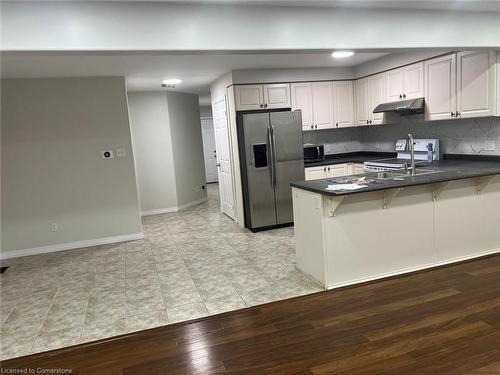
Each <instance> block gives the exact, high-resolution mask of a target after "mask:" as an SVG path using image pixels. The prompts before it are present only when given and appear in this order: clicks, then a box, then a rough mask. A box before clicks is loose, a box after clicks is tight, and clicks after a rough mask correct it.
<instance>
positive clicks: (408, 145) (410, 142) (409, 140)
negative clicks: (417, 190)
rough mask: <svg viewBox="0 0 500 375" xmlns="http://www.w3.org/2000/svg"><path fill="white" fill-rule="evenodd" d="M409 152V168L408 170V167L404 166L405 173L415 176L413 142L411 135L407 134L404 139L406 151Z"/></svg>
mask: <svg viewBox="0 0 500 375" xmlns="http://www.w3.org/2000/svg"><path fill="white" fill-rule="evenodd" d="M408 148H409V151H410V155H411V167H409V168H408V165H407V166H406V171H408V172H410V173H409V174H410V175H412V176H415V172H416V171H415V141H414V140H413V135H411V134H408V137H407V138H406V151H408Z"/></svg>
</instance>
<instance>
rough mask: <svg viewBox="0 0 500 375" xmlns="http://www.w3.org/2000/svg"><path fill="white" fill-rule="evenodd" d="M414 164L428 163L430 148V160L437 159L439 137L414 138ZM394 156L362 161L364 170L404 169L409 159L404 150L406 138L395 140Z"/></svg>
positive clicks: (408, 153)
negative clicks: (395, 155)
mask: <svg viewBox="0 0 500 375" xmlns="http://www.w3.org/2000/svg"><path fill="white" fill-rule="evenodd" d="M414 142H415V164H416V165H419V164H426V163H429V160H428V158H429V149H430V150H432V160H433V161H434V160H439V158H440V154H439V139H415V140H414ZM396 151H397V153H398V155H397V157H396V158H390V159H379V160H370V161H365V162H364V167H365V171H368V172H380V171H394V170H398V169H405V168H406V167H407V166H408V164H409V161H410V160H411V154H410V151H409V150H406V139H398V141H397V142H396Z"/></svg>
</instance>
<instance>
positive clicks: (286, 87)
mask: <svg viewBox="0 0 500 375" xmlns="http://www.w3.org/2000/svg"><path fill="white" fill-rule="evenodd" d="M263 87H264V108H267V109H273V108H290V84H288V83H275V84H269V85H264V86H263Z"/></svg>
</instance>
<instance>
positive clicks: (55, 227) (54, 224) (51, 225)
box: [50, 223, 59, 232]
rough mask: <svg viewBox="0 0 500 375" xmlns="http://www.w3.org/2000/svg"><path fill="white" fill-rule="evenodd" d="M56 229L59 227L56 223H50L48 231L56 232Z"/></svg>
mask: <svg viewBox="0 0 500 375" xmlns="http://www.w3.org/2000/svg"><path fill="white" fill-rule="evenodd" d="M58 229H59V228H58V226H57V223H52V224H50V231H51V232H57V230H58Z"/></svg>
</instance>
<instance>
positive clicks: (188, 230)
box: [0, 185, 321, 359]
mask: <svg viewBox="0 0 500 375" xmlns="http://www.w3.org/2000/svg"><path fill="white" fill-rule="evenodd" d="M208 195H209V200H208V202H206V203H204V204H202V205H199V206H197V207H194V208H192V209H190V210H188V211H184V212H180V213H173V214H166V215H157V216H148V217H145V218H144V219H143V230H144V234H145V239H144V240H140V241H133V242H125V243H120V244H111V245H103V246H96V247H92V248H85V249H77V250H70V251H64V252H58V253H52V254H44V255H37V256H30V257H23V258H16V259H10V260H5V261H3V262H2V265H8V266H10V268H9V269H8V270H7V272H5V273H4V274H2V275H1V278H0V291H1V299H0V307H1V310H0V317H1V322H0V323H1V327H0V339H1V340H0V341H1V344H0V345H1V346H0V350H1V352H0V358H1V359H7V358H12V357H18V356H21V355H26V354H29V353H35V352H41V351H46V350H50V349H55V348H60V347H64V346H69V345H74V344H78V343H82V342H86V341H92V340H97V339H101V338H105V337H110V336H115V335H120V334H123V333H127V332H133V331H138V330H142V329H147V328H152V327H156V326H161V325H166V324H171V323H175V322H180V321H185V320H190V319H195V318H199V317H203V316H207V315H213V314H218V313H222V312H225V311H230V310H237V309H240V308H244V307H247V306H254V305H259V304H263V303H266V302H271V301H275V300H279V299H286V298H290V297H295V296H299V295H303V294H309V293H313V292H317V291H319V290H321V289H320V287H318V285H317V284H315V283H314V282H313V281H311V280H310V279H308V277H307V276H305V275H304V274H302V273H300V272H299V271H297V270H296V269H295V253H294V237H293V229H292V228H282V229H276V230H272V231H266V232H261V233H257V234H253V233H251V232H249V231H247V230H242V229H241V228H239V227H238V226H237V225H236V224H235V223H233V222H232V221H231V220H230V219H228V218H227V217H225V216H224V215H221V214H220V212H219V200H218V198H219V195H218V187H217V185H209V186H208Z"/></svg>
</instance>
